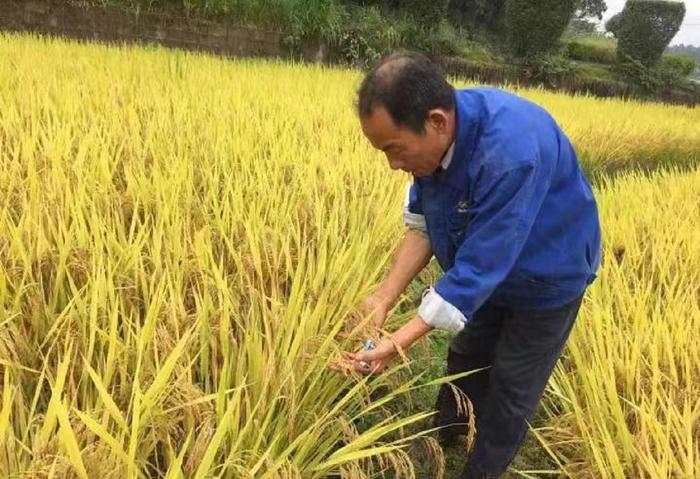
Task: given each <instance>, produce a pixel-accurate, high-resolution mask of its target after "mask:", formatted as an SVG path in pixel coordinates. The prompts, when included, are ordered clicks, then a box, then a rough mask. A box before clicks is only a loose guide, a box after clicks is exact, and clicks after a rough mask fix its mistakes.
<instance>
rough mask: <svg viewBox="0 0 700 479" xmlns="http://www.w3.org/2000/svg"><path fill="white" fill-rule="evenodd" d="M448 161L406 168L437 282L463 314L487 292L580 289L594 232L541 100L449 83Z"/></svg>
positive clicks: (590, 272) (557, 294)
mask: <svg viewBox="0 0 700 479" xmlns="http://www.w3.org/2000/svg"><path fill="white" fill-rule="evenodd" d="M455 99H456V117H457V131H456V138H455V145H454V150H453V156H452V160H451V162H450V163H449V165H448V166H447V168H446V169H438V171H436V172H435V173H433V174H432V175H430V176H426V177H414V179H413V184H412V185H411V187H410V191H409V195H408V196H409V203H408V210H409V211H410V212H411V213H413V214H418V215H423V216H424V217H425V223H426V227H427V233H428V236H429V237H430V242H431V245H432V249H433V252H434V254H435V257H436V258H437V261H438V262H439V264H440V266H441V267H442V268H443V270H444V271H445V275H444V276H443V277H442V278H441V279H440V280H439V281H438V282H437V283H436V284H435V287H434V288H435V291H436V292H437V293H438V294H439V295H440V296H442V298H443V299H444V300H445V301H447V302H449V303H451V304H452V305H453V306H454V307H456V308H457V309H459V310H460V311H461V312H462V314H463V315H464V316H465V318H466V320H467V321H469V320H470V319H471V318H472V316H473V314H474V313H475V312H476V311H477V310H478V309H479V308H480V307H481V306H482V305H483V304H484V303H485V302H486V301H487V300H488V301H490V302H491V303H493V304H497V305H505V306H510V307H513V308H519V309H534V310H538V309H550V308H556V307H558V306H562V305H564V304H566V303H568V302H570V301H572V300H574V299H576V298H577V297H578V296H580V295H581V294H582V293H583V292H584V291H585V289H586V287H587V285H589V284H590V283H591V282H592V281H593V280H594V279H595V277H596V271H597V269H598V267H599V265H600V251H601V246H600V242H601V232H600V226H599V220H598V211H597V207H596V202H595V199H594V197H593V193H592V191H591V188H590V186H589V184H588V182H587V181H586V178H585V177H584V174H583V173H582V171H581V169H580V167H579V164H578V161H577V158H576V153H575V151H574V148H573V147H572V145H571V143H570V141H569V139H568V138H567V137H566V135H565V134H564V133H563V131H562V130H561V129H560V128H559V126H558V125H557V124H556V122H555V121H554V119H553V118H552V117H551V116H550V115H549V113H547V111H545V110H544V109H543V108H541V107H539V106H537V105H536V104H534V103H532V102H530V101H528V100H525V99H523V98H520V97H518V96H516V95H513V94H510V93H507V92H504V91H501V90H498V89H492V88H473V89H464V90H457V91H456V92H455Z"/></svg>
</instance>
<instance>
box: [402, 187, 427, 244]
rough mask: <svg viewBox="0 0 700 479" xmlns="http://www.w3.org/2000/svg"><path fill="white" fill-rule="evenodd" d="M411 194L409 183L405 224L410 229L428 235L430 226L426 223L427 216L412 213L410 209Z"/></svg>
mask: <svg viewBox="0 0 700 479" xmlns="http://www.w3.org/2000/svg"><path fill="white" fill-rule="evenodd" d="M410 194H411V183H409V184H408V188H406V199H405V200H404V202H403V224H404V225H406V226H407V227H408V228H410V229H414V230H419V231H422V232H424V233H427V232H428V226H427V225H426V223H425V216H423V215H421V214H419V213H411V210H410V209H409V202H410Z"/></svg>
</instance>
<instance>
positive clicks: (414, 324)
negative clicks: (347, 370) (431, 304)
mask: <svg viewBox="0 0 700 479" xmlns="http://www.w3.org/2000/svg"><path fill="white" fill-rule="evenodd" d="M432 329H433V327H432V326H430V325H429V324H427V323H426V322H425V321H423V320H422V319H421V317H420V316H418V315H416V316H415V317H414V318H413V319H412V320H411V321H409V322H408V323H406V324H404V325H403V326H402V327H401V328H400V329H399V330H398V331H396V332H395V333H394V334H392V335H391V337H390V338H385V339H382V340H381V341H379V342H378V343H377V346H376V347H375V348H374V349H370V350H368V351H361V352H359V353H354V354H353V353H349V354H347V358H348V359H350V360H351V361H353V362H354V365H355V371H357V372H359V373H363V374H370V373H381V372H382V371H384V368H386V366H387V364H389V362H390V361H391V360H392V359H393V358H394V356H396V354H397V353H398V352H399V351H401V353H402V354H403V351H408V349H410V348H411V346H413V343H415V342H416V341H418V339H420V338H421V337H423V336H424V335H426V334H427V333H429V332H430V331H431V330H432ZM362 362H365V363H368V364H369V367H366V366H363V365H362Z"/></svg>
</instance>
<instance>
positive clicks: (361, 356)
mask: <svg viewBox="0 0 700 479" xmlns="http://www.w3.org/2000/svg"><path fill="white" fill-rule="evenodd" d="M394 356H396V346H395V345H394V343H393V342H392V341H391V340H390V339H382V340H381V341H379V343H377V345H376V346H375V348H374V349H368V350H366V351H360V352H359V353H354V354H349V355H348V358H349V359H351V360H352V361H353V362H354V365H355V371H357V372H358V373H362V374H370V373H381V372H382V371H384V368H386V366H387V364H389V362H390V361H391V360H392V359H393V358H394Z"/></svg>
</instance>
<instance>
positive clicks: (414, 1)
mask: <svg viewBox="0 0 700 479" xmlns="http://www.w3.org/2000/svg"><path fill="white" fill-rule="evenodd" d="M449 4H450V0H431V1H426V0H399V2H398V6H399V9H401V11H402V12H404V13H405V14H407V15H408V16H410V17H411V18H413V19H414V21H416V22H417V23H418V24H419V25H420V26H422V27H423V28H425V29H426V30H433V29H435V28H437V27H438V25H440V22H441V21H442V20H444V19H445V18H447V11H448V7H449Z"/></svg>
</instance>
